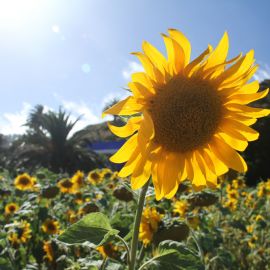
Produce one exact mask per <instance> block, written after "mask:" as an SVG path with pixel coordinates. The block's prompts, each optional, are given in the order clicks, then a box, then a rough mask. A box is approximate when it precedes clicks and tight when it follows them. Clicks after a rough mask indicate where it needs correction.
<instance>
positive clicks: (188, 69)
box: [184, 45, 212, 77]
mask: <svg viewBox="0 0 270 270" xmlns="http://www.w3.org/2000/svg"><path fill="white" fill-rule="evenodd" d="M210 52H212V47H211V46H210V45H208V48H207V49H206V50H205V51H204V52H203V53H202V54H200V55H199V56H198V57H197V58H195V59H194V60H193V61H192V62H191V63H189V64H188V65H187V66H186V67H185V70H184V74H185V75H187V76H188V77H190V76H191V75H192V74H193V73H194V72H195V71H196V70H197V69H198V68H199V67H200V65H201V62H202V61H203V60H204V59H205V58H206V56H208V55H209V53H210Z"/></svg>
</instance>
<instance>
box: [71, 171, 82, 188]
mask: <svg viewBox="0 0 270 270" xmlns="http://www.w3.org/2000/svg"><path fill="white" fill-rule="evenodd" d="M70 181H71V182H72V183H74V184H76V185H77V186H78V187H82V186H83V184H84V173H83V172H82V171H77V172H76V173H75V174H74V175H73V176H72V178H71V180H70Z"/></svg>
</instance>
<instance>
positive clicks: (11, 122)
mask: <svg viewBox="0 0 270 270" xmlns="http://www.w3.org/2000/svg"><path fill="white" fill-rule="evenodd" d="M31 108H32V106H31V105H30V104H29V103H26V102H24V103H23V104H22V109H21V110H20V111H18V112H15V113H8V112H7V113H4V114H3V115H2V116H0V133H2V134H5V135H7V134H23V133H24V132H25V130H26V127H25V126H23V125H24V124H25V123H26V120H27V116H28V113H29V110H31Z"/></svg>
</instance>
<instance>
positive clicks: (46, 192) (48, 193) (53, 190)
mask: <svg viewBox="0 0 270 270" xmlns="http://www.w3.org/2000/svg"><path fill="white" fill-rule="evenodd" d="M58 193H59V188H58V187H56V186H51V187H47V188H45V189H43V190H42V191H41V196H42V197H43V198H46V199H52V198H55V197H56V196H57V194H58Z"/></svg>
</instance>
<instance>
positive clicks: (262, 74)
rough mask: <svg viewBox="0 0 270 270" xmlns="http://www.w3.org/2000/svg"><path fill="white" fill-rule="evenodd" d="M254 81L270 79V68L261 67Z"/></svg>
mask: <svg viewBox="0 0 270 270" xmlns="http://www.w3.org/2000/svg"><path fill="white" fill-rule="evenodd" d="M253 77H254V79H255V80H258V81H259V82H262V81H263V80H265V79H270V67H269V65H267V64H261V67H260V68H259V69H258V71H257V72H256V73H255V74H254V76H253Z"/></svg>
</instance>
